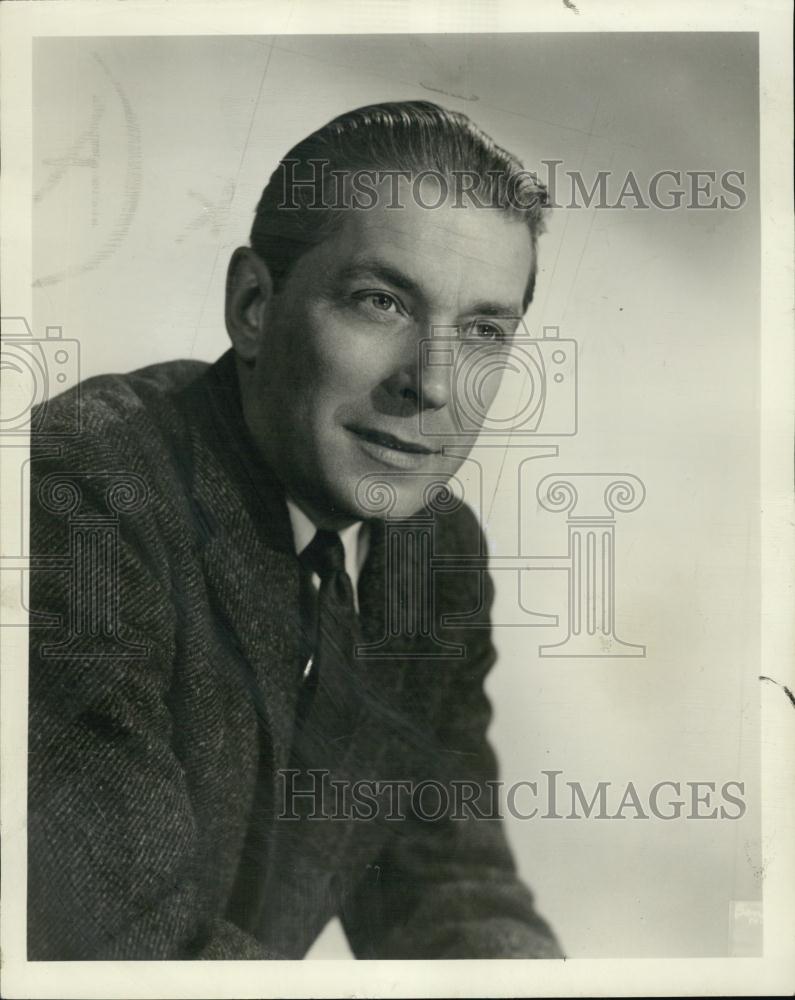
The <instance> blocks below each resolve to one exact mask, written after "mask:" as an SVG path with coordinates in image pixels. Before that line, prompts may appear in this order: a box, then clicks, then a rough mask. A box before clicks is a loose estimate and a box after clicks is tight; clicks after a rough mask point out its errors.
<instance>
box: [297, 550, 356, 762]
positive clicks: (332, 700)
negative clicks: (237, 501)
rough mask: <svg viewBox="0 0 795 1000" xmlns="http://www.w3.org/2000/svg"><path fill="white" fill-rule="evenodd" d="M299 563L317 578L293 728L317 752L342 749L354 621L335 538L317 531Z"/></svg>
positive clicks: (351, 688)
mask: <svg viewBox="0 0 795 1000" xmlns="http://www.w3.org/2000/svg"><path fill="white" fill-rule="evenodd" d="M300 561H301V565H302V566H303V567H304V569H305V570H306V571H307V572H308V573H317V575H318V576H319V577H320V589H319V591H318V593H317V597H316V600H315V601H314V615H313V616H311V617H310V621H309V624H308V631H309V636H310V641H311V640H312V638H313V639H314V642H313V644H312V645H313V649H312V655H313V663H312V670H311V673H310V674H309V677H308V678H307V680H306V682H305V684H304V690H303V692H302V705H301V707H300V709H299V724H301V725H302V726H303V728H304V730H305V733H304V735H305V736H306V737H308V738H309V741H310V743H313V744H316V746H317V750H318V751H322V750H323V749H331V748H330V747H329V746H328V744H329V742H331V743H332V744H336V745H337V747H338V748H339V749H344V747H345V746H346V745H347V743H348V739H349V737H350V736H351V734H352V732H353V730H354V728H355V725H356V716H357V714H358V713H357V710H358V707H359V702H358V692H357V685H356V682H355V677H354V672H355V668H354V656H353V650H354V643H355V642H357V641H358V620H357V616H356V607H355V605H354V601H353V585H352V584H351V579H350V577H349V576H348V574H347V573H346V572H345V549H344V547H343V544H342V540H341V539H340V536H339V535H338V534H337V532H336V531H322V530H321V531H318V532H317V533H316V534H315V537H314V538H313V539H312V541H311V542H310V543H309V545H307V547H306V548H305V549H304V551H303V552H302V553H301V556H300ZM310 606H311V600H310ZM312 619H313V620H312ZM307 749H309V748H307Z"/></svg>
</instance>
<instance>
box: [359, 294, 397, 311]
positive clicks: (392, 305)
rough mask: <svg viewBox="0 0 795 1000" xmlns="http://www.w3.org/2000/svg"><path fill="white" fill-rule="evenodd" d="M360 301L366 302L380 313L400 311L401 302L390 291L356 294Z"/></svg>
mask: <svg viewBox="0 0 795 1000" xmlns="http://www.w3.org/2000/svg"><path fill="white" fill-rule="evenodd" d="M356 298H357V300H358V301H359V302H365V303H366V304H367V305H368V306H369V307H370V308H371V309H373V310H375V312H379V313H395V314H396V313H399V312H400V311H401V308H400V303H399V302H398V300H397V299H396V298H395V297H394V296H393V295H390V294H389V292H381V291H368V292H359V293H357V295H356Z"/></svg>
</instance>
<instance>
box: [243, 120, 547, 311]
mask: <svg viewBox="0 0 795 1000" xmlns="http://www.w3.org/2000/svg"><path fill="white" fill-rule="evenodd" d="M362 172H370V173H371V174H375V175H381V176H384V175H386V174H393V175H394V174H395V173H396V172H403V173H404V176H410V177H412V178H417V177H418V175H422V174H427V173H428V172H431V173H433V174H435V175H436V177H437V179H438V178H439V177H441V178H443V179H450V180H451V181H455V180H456V178H458V181H457V182H456V183H455V184H453V185H452V186H451V187H450V188H449V190H450V191H451V193H452V192H453V191H454V190H456V191H459V193H457V194H456V197H457V198H458V201H456V202H454V204H459V203H460V205H461V206H462V207H463V206H464V205H466V204H468V203H469V204H472V203H475V204H478V205H483V206H486V207H484V208H483V210H484V211H495V210H497V211H502V212H505V213H506V214H508V215H510V216H513V217H514V218H518V219H520V220H521V221H523V222H524V223H525V224H526V225H527V227H528V231H529V234H530V241H531V246H532V250H533V265H532V271H531V273H530V275H529V276H528V282H527V286H526V289H525V295H524V307H525V308H527V306H528V305H529V303H530V301H531V300H532V297H533V289H534V286H535V273H536V249H537V239H538V236H539V235H540V234H541V233H542V232H543V231H544V217H545V215H546V212H547V211H548V208H547V191H546V187H545V186H544V185H543V184H542V183H541V182H540V181H539V180H538V178H537V176H536V175H535V174H533V173H531V172H530V171H527V170H525V169H524V168H523V166H522V164H521V162H520V161H519V160H518V159H517V158H516V157H515V156H513V155H512V154H511V153H509V152H507V151H506V150H504V149H503V148H502V147H500V146H498V145H497V143H496V142H494V140H493V139H491V138H490V137H489V136H488V135H486V133H485V132H483V131H482V130H481V129H479V128H478V127H477V126H476V125H475V124H474V123H473V122H472V121H471V120H470V119H469V118H468V117H467V116H466V115H465V114H462V113H461V112H459V111H449V110H447V109H446V108H442V107H440V106H439V105H437V104H433V103H431V102H430V101H399V102H392V103H384V104H372V105H369V106H367V107H363V108H357V109H356V110H354V111H348V112H346V113H345V114H342V115H339V116H338V117H336V118H334V119H332V120H331V121H330V122H328V123H327V124H326V125H323V126H322V127H321V128H319V129H317V131H315V132H313V133H312V134H311V135H308V136H307V137H306V138H305V139H302V140H301V141H300V142H299V143H297V145H295V146H294V147H293V148H292V149H291V150H290V151H289V153H287V154H286V156H284V158H283V159H282V160H281V161H280V162H279V165H278V166H277V168H276V170H275V171H274V172H273V174H272V175H271V178H270V180H269V181H268V184H267V186H266V187H265V189H264V191H263V192H262V197H261V198H260V201H259V204H258V205H257V211H256V215H255V217H254V224H253V226H252V229H251V247H252V249H253V250H254V251H255V252H256V253H257V254H258V255H259V256H260V257H261V258H262V260H264V261H265V263H266V264H267V265H268V268H269V270H270V273H271V277H272V279H273V282H274V286H275V289H276V291H277V292H278V291H279V290H280V289H281V287H282V286H283V284H284V281H285V279H286V278H287V276H288V274H289V272H290V269H291V268H292V267H293V265H294V264H295V262H296V261H297V260H298V259H299V257H301V256H302V255H303V254H304V253H306V252H307V251H308V250H310V249H311V248H312V247H314V246H317V245H318V244H319V243H322V242H323V240H325V239H327V238H328V237H329V236H330V235H331V233H332V232H333V231H334V230H335V229H336V228H337V226H339V225H340V224H341V222H342V220H343V218H344V212H343V211H341V209H344V208H348V207H350V201H349V199H348V198H347V196H346V195H345V192H348V194H349V193H350V183H348V182H349V181H350V178H352V177H353V176H354V175H355V174H357V173H358V174H361V173H362ZM463 178H466V179H463ZM462 184H463V185H464V186H465V189H466V190H465V191H463V189H461V185H462ZM371 200H372V198H371ZM423 205H424V202H423ZM358 207H362V205H361V204H359V205H358ZM425 207H427V206H425ZM428 210H429V211H431V210H432V208H430V207H429V208H428Z"/></svg>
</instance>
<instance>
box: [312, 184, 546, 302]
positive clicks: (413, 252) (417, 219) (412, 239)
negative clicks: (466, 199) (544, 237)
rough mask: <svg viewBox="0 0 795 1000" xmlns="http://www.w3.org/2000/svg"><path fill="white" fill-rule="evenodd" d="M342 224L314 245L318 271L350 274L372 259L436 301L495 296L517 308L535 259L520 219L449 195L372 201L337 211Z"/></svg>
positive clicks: (527, 234) (479, 298) (362, 267)
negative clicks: (428, 201) (437, 201)
mask: <svg viewBox="0 0 795 1000" xmlns="http://www.w3.org/2000/svg"><path fill="white" fill-rule="evenodd" d="M343 214H344V219H343V222H342V224H341V225H340V226H339V227H338V228H337V229H336V230H335V232H334V233H333V235H332V236H331V237H330V238H329V239H328V240H326V241H324V243H323V244H321V245H320V247H318V248H317V250H320V251H321V255H322V256H323V257H324V258H325V262H324V265H325V266H324V270H327V272H331V273H332V274H338V275H343V274H344V275H350V274H352V273H354V272H355V270H356V269H357V267H359V268H361V269H362V270H363V271H364V270H366V269H367V267H368V264H369V263H370V262H372V261H378V262H379V263H380V264H386V265H388V266H390V267H391V268H394V269H395V270H397V271H399V272H400V273H401V274H403V275H404V276H405V277H406V278H408V279H409V280H410V281H411V282H412V283H413V284H415V285H417V286H418V287H419V288H420V289H421V290H422V292H423V293H424V294H425V296H426V297H427V298H429V299H433V300H434V301H435V302H436V303H438V304H439V305H440V306H442V305H445V304H447V303H448V300H450V304H451V305H452V304H453V300H454V302H455V304H456V305H458V306H460V305H461V300H462V299H464V298H466V299H472V300H473V301H485V300H494V301H499V302H504V303H509V304H511V305H512V308H513V309H515V310H516V311H517V315H518V314H520V313H521V312H522V311H523V310H522V300H523V296H524V293H525V288H526V286H527V281H528V277H529V275H530V271H531V268H532V266H533V251H532V245H531V240H530V233H529V231H528V228H527V226H526V225H525V223H524V222H523V221H522V220H521V219H518V218H516V217H512V216H509V215H507V214H506V213H505V212H503V211H499V210H494V209H487V208H481V207H478V206H475V205H470V204H467V205H463V206H456V205H455V204H453V203H452V202H450V201H447V202H445V203H444V204H442V205H440V206H439V207H437V208H427V207H425V206H423V205H421V204H417V202H416V201H414V200H413V199H411V198H409V199H403V200H402V203H401V207H399V208H394V207H393V208H390V207H389V206H388V203H378V204H376V205H375V206H373V207H372V208H366V209H354V208H348V209H345V210H344V211H343Z"/></svg>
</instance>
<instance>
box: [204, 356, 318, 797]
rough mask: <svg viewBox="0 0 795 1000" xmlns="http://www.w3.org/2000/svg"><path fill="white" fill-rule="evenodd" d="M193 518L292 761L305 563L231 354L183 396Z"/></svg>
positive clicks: (247, 674) (219, 630)
mask: <svg viewBox="0 0 795 1000" xmlns="http://www.w3.org/2000/svg"><path fill="white" fill-rule="evenodd" d="M184 405H185V407H186V410H187V415H188V417H189V426H190V428H191V437H192V447H191V449H190V450H191V454H192V483H191V488H190V491H189V492H190V496H191V499H192V502H193V504H194V521H195V523H197V524H198V525H199V526H200V527H199V539H198V543H199V547H200V549H201V560H202V565H203V569H204V573H205V578H206V580H207V584H208V588H209V596H210V601H211V603H212V606H213V607H212V612H213V617H214V627H215V629H216V636H217V638H218V641H219V643H220V645H221V647H222V648H223V649H224V650H225V652H226V654H227V656H226V659H227V661H228V663H229V664H230V665H231V669H236V670H239V671H240V673H241V679H242V680H243V682H244V683H245V685H246V686H247V687H248V689H249V692H250V694H251V698H252V701H253V704H254V708H255V710H256V712H257V715H258V717H259V719H260V722H261V723H262V725H263V727H264V729H265V730H266V732H267V734H268V736H269V739H270V744H271V752H272V757H273V759H272V773H273V781H274V783H275V781H276V772H277V771H278V770H279V769H280V768H283V767H286V766H287V763H288V755H289V751H290V744H291V740H292V730H293V723H294V717H295V709H296V701H297V696H298V688H299V684H298V677H299V671H300V665H299V662H298V655H299V652H298V651H299V636H300V619H299V613H300V612H299V566H298V559H297V557H296V555H295V549H294V546H293V536H292V528H291V525H290V518H289V514H288V512H287V506H286V504H285V502H284V496H283V492H282V490H281V487H280V486H279V484H278V482H277V480H276V478H275V476H274V475H273V474H272V472H271V471H270V469H269V468H268V467H267V466H266V464H265V463H264V462H263V460H262V459H261V458H260V457H259V455H258V453H257V451H256V449H255V446H254V444H253V442H252V441H251V438H250V435H249V432H248V429H247V427H246V425H245V422H244V420H243V415H242V410H241V407H240V399H239V392H238V388H237V376H236V372H235V369H234V358H233V356H232V353H231V351H230V352H227V354H225V355H224V356H223V357H222V358H221V359H220V360H219V361H218V362H216V364H215V365H212V366H211V367H210V368H209V369H208V371H207V372H206V373H205V374H204V375H203V376H202V377H201V378H200V379H198V380H197V382H195V383H194V384H193V385H192V386H191V387H189V389H188V390H186V392H185V393H184Z"/></svg>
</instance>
